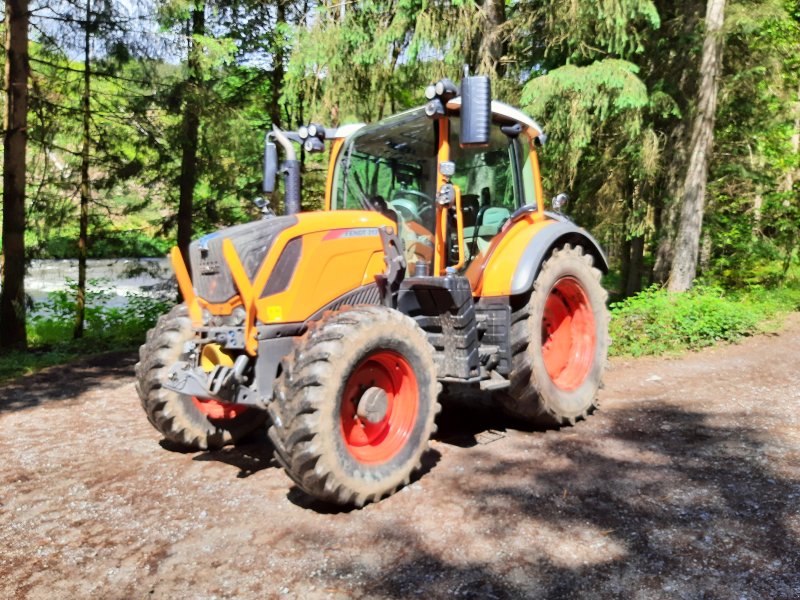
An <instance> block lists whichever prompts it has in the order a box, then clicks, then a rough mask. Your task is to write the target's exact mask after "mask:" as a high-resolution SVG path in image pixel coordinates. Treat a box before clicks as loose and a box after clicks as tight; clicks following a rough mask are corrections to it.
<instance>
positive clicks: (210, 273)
mask: <svg viewBox="0 0 800 600" xmlns="http://www.w3.org/2000/svg"><path fill="white" fill-rule="evenodd" d="M296 223H297V217H295V216H286V217H275V218H273V219H264V220H261V221H254V222H252V223H245V224H244V225H236V226H235V227H229V228H228V229H223V230H221V231H217V232H215V233H211V234H209V235H206V236H203V237H202V238H200V239H199V240H195V241H194V242H192V243H191V245H190V246H189V260H190V262H191V267H192V283H193V284H194V288H195V290H196V291H197V295H198V296H200V297H201V298H203V299H204V300H206V301H207V302H211V303H212V304H221V303H223V302H226V301H228V300H230V299H231V298H233V296H234V295H235V294H236V286H235V284H234V283H233V277H232V276H231V273H230V270H229V269H228V266H227V265H226V263H225V257H224V256H223V254H222V242H223V240H225V239H229V240H231V242H233V246H234V248H236V252H237V254H238V255H239V259H240V260H241V261H242V265H243V266H244V269H245V272H246V273H247V276H248V277H249V278H250V280H251V281H252V280H253V279H254V278H255V276H256V273H257V272H258V269H259V267H260V266H261V264H262V263H263V262H264V257H265V256H266V255H267V252H269V250H270V248H271V247H272V244H273V243H274V241H275V238H276V237H277V236H278V234H279V233H281V232H282V231H283V230H284V229H288V228H289V227H292V226H293V225H295V224H296Z"/></svg>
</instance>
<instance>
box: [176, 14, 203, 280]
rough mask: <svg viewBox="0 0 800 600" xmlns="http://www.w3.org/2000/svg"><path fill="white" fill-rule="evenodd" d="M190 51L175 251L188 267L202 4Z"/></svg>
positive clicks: (192, 28) (191, 27)
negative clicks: (181, 256) (176, 247)
mask: <svg viewBox="0 0 800 600" xmlns="http://www.w3.org/2000/svg"><path fill="white" fill-rule="evenodd" d="M187 28H188V30H189V31H188V33H189V35H188V38H189V48H188V57H187V66H188V70H189V77H188V80H187V86H186V87H187V89H186V98H185V101H184V103H183V123H182V135H181V174H180V180H179V185H178V187H179V194H180V198H179V201H178V248H179V249H180V251H181V254H182V255H183V260H184V262H185V263H186V266H187V268H189V265H190V262H189V244H190V243H191V241H192V205H193V204H194V188H195V185H196V184H197V146H198V139H199V131H200V114H199V111H200V100H199V93H200V87H201V85H202V75H201V73H200V69H201V64H200V53H201V52H202V48H200V47H199V46H198V45H197V43H196V41H195V38H194V36H198V35H204V34H205V4H200V5H198V6H196V7H195V8H194V9H193V10H192V15H191V18H190V23H189V24H188V27H187Z"/></svg>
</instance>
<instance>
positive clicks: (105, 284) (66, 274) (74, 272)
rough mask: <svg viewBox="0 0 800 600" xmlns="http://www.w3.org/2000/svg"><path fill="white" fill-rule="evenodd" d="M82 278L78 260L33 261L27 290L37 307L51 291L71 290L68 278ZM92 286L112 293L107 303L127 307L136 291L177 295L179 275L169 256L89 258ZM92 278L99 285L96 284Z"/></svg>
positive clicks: (26, 284)
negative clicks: (173, 268) (174, 269)
mask: <svg viewBox="0 0 800 600" xmlns="http://www.w3.org/2000/svg"><path fill="white" fill-rule="evenodd" d="M68 279H71V280H73V281H77V280H78V261H77V260H72V259H68V260H32V261H31V262H30V265H29V266H28V271H27V273H26V275H25V292H26V293H27V294H28V295H29V296H30V297H31V299H32V300H33V303H34V310H33V311H34V312H36V306H37V305H40V303H41V302H42V301H43V300H46V299H47V294H48V293H50V292H56V291H62V290H66V289H68V285H67V280H68ZM86 280H87V282H88V287H89V289H90V290H91V289H93V288H97V287H102V288H103V289H104V290H106V291H108V292H109V293H110V294H111V297H110V298H109V299H108V300H107V301H106V302H104V305H106V306H111V307H120V306H125V304H126V303H127V296H128V295H129V294H132V293H144V294H148V295H153V296H155V295H164V294H166V295H170V294H171V295H172V297H174V296H175V294H176V291H173V290H175V289H176V288H175V278H174V276H173V274H172V267H171V266H170V263H169V260H168V259H166V258H114V259H111V258H109V259H90V260H87V261H86ZM92 280H97V281H98V284H97V285H93V284H92Z"/></svg>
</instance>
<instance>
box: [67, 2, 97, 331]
mask: <svg viewBox="0 0 800 600" xmlns="http://www.w3.org/2000/svg"><path fill="white" fill-rule="evenodd" d="M91 9H92V3H91V0H86V23H85V24H84V34H83V97H82V98H81V108H82V109H83V146H82V148H81V208H80V220H79V225H78V228H79V230H78V295H77V298H76V299H75V329H74V330H73V332H72V337H73V338H75V339H78V338H82V337H83V326H84V321H85V318H86V254H87V249H88V239H87V238H88V234H89V196H90V193H91V192H90V189H89V147H90V144H91V137H90V132H89V125H90V123H91V116H92V115H91V112H90V105H89V100H90V98H91V78H92V72H91V64H90V60H89V59H90V51H91V43H92V36H91V29H90V25H91V18H92V10H91Z"/></svg>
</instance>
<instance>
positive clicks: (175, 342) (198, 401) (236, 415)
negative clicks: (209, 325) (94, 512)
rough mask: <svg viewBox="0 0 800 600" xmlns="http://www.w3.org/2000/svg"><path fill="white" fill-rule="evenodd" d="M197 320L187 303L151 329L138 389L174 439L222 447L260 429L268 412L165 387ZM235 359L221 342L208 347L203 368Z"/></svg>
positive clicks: (141, 352)
mask: <svg viewBox="0 0 800 600" xmlns="http://www.w3.org/2000/svg"><path fill="white" fill-rule="evenodd" d="M193 337H194V334H193V332H192V323H191V320H190V319H189V313H188V310H187V308H186V306H185V305H183V304H182V305H179V306H176V307H175V308H173V309H172V310H171V311H170V312H169V313H168V314H166V315H163V316H162V317H160V318H159V320H158V323H157V324H156V326H155V327H154V328H153V329H151V330H150V331H149V332H147V341H146V342H145V343H144V344H143V345H142V346H141V348H139V362H138V363H136V391H137V392H138V394H139V399H140V400H141V402H142V408H144V411H145V413H146V414H147V418H148V420H149V421H150V423H151V424H152V425H153V427H155V428H156V429H157V430H158V431H160V432H161V434H162V435H163V436H164V437H165V438H166V439H168V440H170V441H171V442H175V443H177V444H180V445H182V446H186V447H188V448H197V449H203V450H204V449H208V448H219V447H222V446H224V445H226V444H232V443H234V442H236V441H237V440H239V439H240V438H242V437H244V436H245V435H246V434H248V433H250V432H251V431H253V430H255V429H256V428H257V427H259V426H260V425H261V424H262V423H263V422H264V420H265V419H266V414H265V413H264V412H263V411H260V410H257V409H253V408H249V407H247V406H242V405H237V404H225V403H222V402H218V401H216V400H208V399H202V398H195V397H194V396H186V395H184V394H178V393H177V392H173V391H171V390H167V389H166V388H164V387H162V382H163V381H164V378H165V377H166V376H167V373H168V372H169V368H170V367H171V366H172V365H173V364H175V363H176V362H177V361H179V360H181V355H182V354H183V352H184V349H183V348H184V345H185V344H186V342H188V341H190V340H192V339H193ZM217 364H224V365H228V366H230V365H231V364H232V362H231V359H230V357H229V356H227V355H226V354H225V353H224V352H222V350H221V349H220V348H219V347H217V346H211V345H209V346H206V347H205V348H204V349H203V353H202V355H201V357H200V366H201V367H203V368H204V369H205V370H207V371H210V370H211V369H213V367H214V366H216V365H217Z"/></svg>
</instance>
